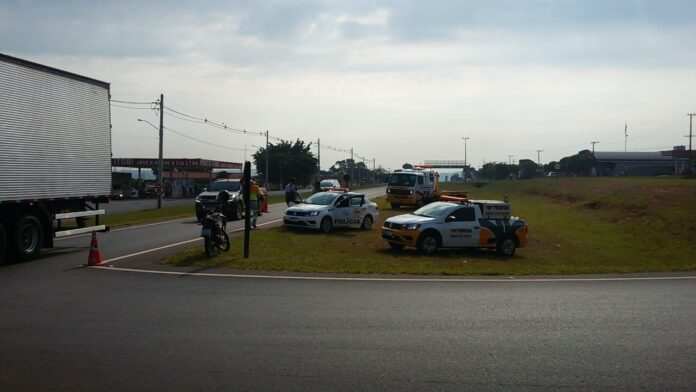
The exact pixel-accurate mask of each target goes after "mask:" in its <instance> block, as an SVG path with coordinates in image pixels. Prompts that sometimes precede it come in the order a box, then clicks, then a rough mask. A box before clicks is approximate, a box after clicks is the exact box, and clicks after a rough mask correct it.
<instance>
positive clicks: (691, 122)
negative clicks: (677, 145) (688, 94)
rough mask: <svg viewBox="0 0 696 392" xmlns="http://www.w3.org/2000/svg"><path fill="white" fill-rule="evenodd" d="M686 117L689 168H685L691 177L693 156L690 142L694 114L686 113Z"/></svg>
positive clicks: (692, 137)
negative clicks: (687, 124)
mask: <svg viewBox="0 0 696 392" xmlns="http://www.w3.org/2000/svg"><path fill="white" fill-rule="evenodd" d="M686 115H687V116H689V167H688V168H687V173H689V175H691V160H692V159H693V157H692V155H693V154H692V152H691V141H692V140H693V139H694V133H693V124H694V116H696V113H687V114H686Z"/></svg>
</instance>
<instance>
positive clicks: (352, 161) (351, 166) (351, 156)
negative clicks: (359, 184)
mask: <svg viewBox="0 0 696 392" xmlns="http://www.w3.org/2000/svg"><path fill="white" fill-rule="evenodd" d="M350 160H351V163H352V165H350V180H348V184H346V185H348V186H350V182H351V181H355V179H353V174H354V170H353V169H354V168H355V161H354V160H353V147H351V148H350Z"/></svg>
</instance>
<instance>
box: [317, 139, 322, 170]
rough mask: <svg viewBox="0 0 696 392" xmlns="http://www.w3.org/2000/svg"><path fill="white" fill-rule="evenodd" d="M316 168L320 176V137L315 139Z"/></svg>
mask: <svg viewBox="0 0 696 392" xmlns="http://www.w3.org/2000/svg"><path fill="white" fill-rule="evenodd" d="M317 169H319V171H318V172H319V177H321V139H317Z"/></svg>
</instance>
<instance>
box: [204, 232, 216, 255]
mask: <svg viewBox="0 0 696 392" xmlns="http://www.w3.org/2000/svg"><path fill="white" fill-rule="evenodd" d="M203 247H204V248H205V257H207V258H211V257H215V256H217V254H218V247H217V246H215V240H214V239H213V238H212V237H203Z"/></svg>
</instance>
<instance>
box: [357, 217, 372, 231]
mask: <svg viewBox="0 0 696 392" xmlns="http://www.w3.org/2000/svg"><path fill="white" fill-rule="evenodd" d="M360 228H361V229H363V230H370V229H371V228H372V217H371V216H370V215H367V216H366V217H365V219H363V222H362V225H361V226H360Z"/></svg>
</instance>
